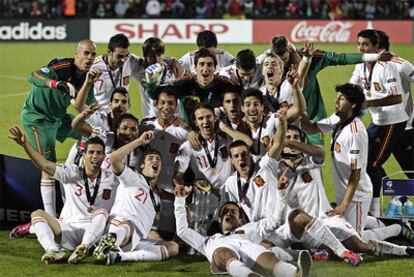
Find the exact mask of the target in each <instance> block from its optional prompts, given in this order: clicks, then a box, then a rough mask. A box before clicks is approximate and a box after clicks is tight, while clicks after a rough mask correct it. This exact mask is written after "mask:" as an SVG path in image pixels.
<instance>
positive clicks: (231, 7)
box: [228, 0, 245, 19]
mask: <svg viewBox="0 0 414 277" xmlns="http://www.w3.org/2000/svg"><path fill="white" fill-rule="evenodd" d="M228 12H229V17H230V18H233V19H245V16H244V14H243V10H242V5H241V4H240V1H239V0H230V2H229V4H228Z"/></svg>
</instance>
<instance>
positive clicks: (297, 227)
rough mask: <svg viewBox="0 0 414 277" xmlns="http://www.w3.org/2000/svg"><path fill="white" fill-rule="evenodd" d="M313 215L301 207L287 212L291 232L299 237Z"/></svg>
mask: <svg viewBox="0 0 414 277" xmlns="http://www.w3.org/2000/svg"><path fill="white" fill-rule="evenodd" d="M312 220H313V217H312V216H310V215H308V214H307V213H305V212H304V211H303V210H302V209H295V210H293V211H292V212H290V214H289V218H288V221H289V227H290V230H291V231H292V234H293V235H294V236H295V237H296V238H298V239H300V238H301V237H302V236H303V233H304V232H305V228H306V226H308V224H309V223H311V222H312Z"/></svg>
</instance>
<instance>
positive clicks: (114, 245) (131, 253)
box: [94, 131, 178, 265]
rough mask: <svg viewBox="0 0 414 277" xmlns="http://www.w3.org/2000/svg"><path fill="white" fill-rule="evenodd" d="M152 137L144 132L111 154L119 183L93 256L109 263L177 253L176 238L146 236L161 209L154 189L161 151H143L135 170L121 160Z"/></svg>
mask: <svg viewBox="0 0 414 277" xmlns="http://www.w3.org/2000/svg"><path fill="white" fill-rule="evenodd" d="M154 138H155V132H154V131H147V132H144V133H143V134H142V135H141V136H140V137H139V138H137V139H135V140H133V141H131V142H130V143H128V144H126V145H124V146H122V147H121V148H119V149H117V150H116V151H114V152H113V153H112V154H111V156H110V161H111V165H112V170H113V172H114V174H115V175H116V176H117V178H118V180H119V186H118V189H117V192H116V197H115V203H114V205H113V208H112V210H111V215H110V218H111V220H110V224H109V230H108V234H106V235H104V236H103V237H102V238H101V240H100V242H99V245H98V246H97V247H96V249H95V251H94V256H95V257H96V259H97V260H100V261H104V260H106V264H108V265H111V264H114V263H117V262H121V261H122V262H123V261H159V260H164V259H167V258H169V257H173V256H176V255H177V254H178V244H177V243H175V242H172V241H157V242H154V241H149V240H146V238H147V236H148V233H149V232H150V230H151V226H152V224H153V222H154V218H155V215H156V213H158V212H159V209H160V198H159V196H158V195H157V194H156V193H155V190H156V189H157V185H156V183H157V179H158V177H159V174H160V172H161V155H160V153H159V152H158V151H157V150H148V151H146V152H144V154H143V155H142V156H141V159H140V161H139V164H138V173H137V172H135V171H133V170H132V169H131V168H129V167H128V166H126V165H125V164H124V162H123V160H124V158H125V157H126V156H127V155H128V154H129V153H130V152H131V151H133V150H134V149H135V148H137V147H139V146H141V145H147V144H149V143H150V142H151V141H152V140H153V139H154Z"/></svg>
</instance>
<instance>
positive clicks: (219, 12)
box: [213, 0, 224, 18]
mask: <svg viewBox="0 0 414 277" xmlns="http://www.w3.org/2000/svg"><path fill="white" fill-rule="evenodd" d="M214 8H215V11H214V13H213V15H214V17H215V18H223V11H224V4H223V1H222V0H217V2H216V5H215V7H214Z"/></svg>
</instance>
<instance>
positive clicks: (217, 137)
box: [174, 105, 252, 222]
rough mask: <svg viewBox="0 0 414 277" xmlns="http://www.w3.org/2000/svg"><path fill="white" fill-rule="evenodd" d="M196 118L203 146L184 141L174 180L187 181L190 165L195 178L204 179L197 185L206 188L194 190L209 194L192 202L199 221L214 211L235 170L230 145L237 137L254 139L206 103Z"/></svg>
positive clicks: (197, 110) (195, 115)
mask: <svg viewBox="0 0 414 277" xmlns="http://www.w3.org/2000/svg"><path fill="white" fill-rule="evenodd" d="M194 118H195V120H194V121H195V125H196V126H197V128H198V132H199V133H198V136H199V137H200V138H199V140H200V141H201V144H202V148H201V149H199V150H196V149H194V148H193V147H192V146H191V143H190V142H189V141H186V142H185V143H184V144H182V145H181V147H180V149H179V152H178V155H177V157H176V172H175V174H174V184H179V185H183V184H184V181H183V176H184V173H185V172H186V170H187V168H188V167H189V166H190V167H191V169H192V171H193V172H194V175H195V180H196V181H197V180H199V181H202V182H195V183H196V185H197V183H200V184H203V185H204V186H203V187H201V188H202V189H203V190H200V189H198V190H195V193H197V192H203V191H205V192H208V195H207V196H206V197H204V196H199V197H198V196H196V197H195V199H194V202H193V206H194V209H197V210H196V211H194V213H193V214H194V217H193V221H194V222H198V221H199V220H201V219H205V218H206V217H209V215H214V211H215V210H216V208H217V207H218V203H219V197H220V194H221V190H222V187H223V185H224V183H225V181H226V179H227V177H228V176H230V174H231V172H232V168H231V163H230V159H229V157H228V151H227V147H228V145H229V144H230V143H231V142H232V141H234V140H242V141H244V142H245V143H246V144H247V145H249V146H251V144H252V142H251V140H250V138H249V137H248V136H247V135H245V134H243V133H240V132H238V131H236V130H234V129H232V128H230V127H229V126H227V125H226V124H224V123H223V122H221V121H217V120H216V117H215V115H214V111H213V109H212V108H211V107H209V106H207V105H199V106H198V107H196V109H195V112H194ZM206 181H207V182H206ZM198 187H200V186H198ZM204 198H206V199H205V200H203V201H205V203H201V202H200V201H202V200H201V199H204ZM199 202H200V203H199ZM203 205H204V206H203ZM197 211H200V212H197Z"/></svg>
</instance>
